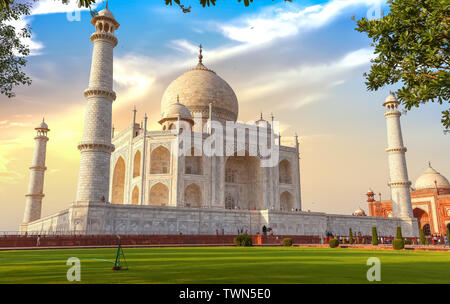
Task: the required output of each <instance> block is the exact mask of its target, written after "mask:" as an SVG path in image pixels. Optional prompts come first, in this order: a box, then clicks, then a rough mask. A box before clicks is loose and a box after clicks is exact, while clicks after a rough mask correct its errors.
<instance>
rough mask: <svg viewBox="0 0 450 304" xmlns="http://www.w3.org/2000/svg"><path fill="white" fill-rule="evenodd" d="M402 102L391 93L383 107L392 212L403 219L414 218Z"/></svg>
mask: <svg viewBox="0 0 450 304" xmlns="http://www.w3.org/2000/svg"><path fill="white" fill-rule="evenodd" d="M399 104H400V102H399V101H398V100H397V98H396V97H395V95H394V94H393V93H392V92H391V93H390V95H389V96H388V97H387V98H386V101H385V103H383V106H384V107H385V108H386V113H385V114H384V117H385V118H386V126H387V139H388V148H387V149H386V152H387V153H388V161H389V177H390V181H389V183H388V185H389V187H390V188H391V195H392V211H393V215H394V216H395V217H399V218H403V219H411V218H413V212H412V205H411V194H410V191H409V187H410V186H411V182H410V181H409V180H408V170H407V168H406V159H405V152H406V148H405V147H404V146H403V138H402V130H401V126H400V116H401V113H400V111H399V110H398V105H399Z"/></svg>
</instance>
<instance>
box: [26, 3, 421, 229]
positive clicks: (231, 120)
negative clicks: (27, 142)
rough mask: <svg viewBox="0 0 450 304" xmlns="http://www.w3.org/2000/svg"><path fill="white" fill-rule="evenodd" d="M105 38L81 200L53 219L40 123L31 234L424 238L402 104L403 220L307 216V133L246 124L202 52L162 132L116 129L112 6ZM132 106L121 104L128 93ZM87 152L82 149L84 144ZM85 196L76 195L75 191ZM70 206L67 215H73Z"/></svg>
mask: <svg viewBox="0 0 450 304" xmlns="http://www.w3.org/2000/svg"><path fill="white" fill-rule="evenodd" d="M91 23H92V25H93V26H94V28H95V32H94V33H93V34H92V35H91V36H90V40H91V41H92V43H93V55H92V65H91V70H90V80H89V85H88V88H87V89H86V90H85V91H84V97H85V99H86V101H87V103H86V116H85V120H84V132H83V137H82V141H81V142H80V143H78V150H79V151H80V153H81V158H80V167H79V176H78V186H77V190H76V200H75V202H73V203H70V202H61V204H62V205H61V206H62V210H61V211H60V212H58V213H56V214H52V215H49V216H44V217H43V216H42V214H41V213H42V212H41V210H42V204H43V201H44V200H43V198H44V191H43V190H44V177H45V171H46V166H45V158H46V149H47V142H48V141H49V137H50V135H49V134H50V130H49V126H48V125H47V123H46V122H44V121H42V123H41V124H40V125H38V126H37V127H36V131H37V134H36V137H35V150H34V156H33V163H32V166H31V167H30V181H29V188H28V194H27V195H26V202H25V214H24V219H23V223H22V225H21V227H20V229H21V231H22V232H23V233H25V232H27V233H40V234H46V233H61V234H64V233H75V234H83V235H86V234H88V235H89V234H180V233H182V234H237V233H239V232H243V231H245V232H248V233H251V234H255V233H258V232H259V233H260V232H261V231H262V228H263V227H264V226H265V227H267V228H271V229H272V231H273V233H274V234H278V235H324V234H325V233H326V232H332V233H333V234H340V235H346V234H347V233H348V229H349V228H352V229H353V230H354V231H355V232H356V231H360V232H361V233H363V234H370V233H371V229H372V227H374V226H376V227H377V228H378V231H379V234H380V235H395V230H396V227H397V226H401V227H402V230H403V235H404V236H418V228H417V220H416V219H415V218H414V216H413V209H412V203H411V196H410V191H409V187H410V185H411V183H410V182H409V180H408V172H407V167H406V159H405V152H406V148H405V147H404V145H403V140H402V133H401V126H400V116H401V113H400V111H399V110H398V106H399V102H398V101H397V99H396V97H395V96H394V95H393V94H390V95H389V96H388V98H387V99H386V101H385V102H384V103H383V106H384V107H385V109H386V114H385V119H386V122H387V134H388V148H387V150H386V152H387V154H388V160H389V168H390V181H389V186H390V188H391V192H392V201H391V204H392V213H393V214H392V216H390V217H384V216H353V215H338V214H327V213H322V212H305V211H303V210H302V199H301V187H300V185H301V179H300V176H301V175H300V163H299V162H300V154H299V141H298V138H297V136H295V137H294V138H293V140H292V145H282V144H281V136H280V134H279V133H278V130H277V123H276V122H274V120H273V118H272V120H271V121H266V120H264V119H263V117H262V115H261V117H260V118H259V120H257V121H255V122H254V123H245V124H244V123H240V122H238V113H239V102H238V99H237V97H236V94H235V92H234V91H233V89H232V88H231V87H230V85H229V84H228V83H227V82H226V81H225V80H224V79H222V78H221V77H220V76H219V75H218V74H217V73H216V72H215V71H213V70H211V69H209V68H208V67H206V65H207V64H206V63H205V64H204V58H203V54H202V48H201V47H200V51H199V56H198V60H197V59H195V61H196V65H195V66H194V67H193V68H192V69H190V70H188V71H186V72H185V73H184V74H182V75H181V76H179V77H178V78H176V79H175V80H174V81H173V82H172V83H171V84H170V85H169V86H168V87H167V89H166V90H165V92H164V94H163V95H162V98H161V109H160V110H161V117H160V120H159V121H158V122H159V124H160V129H159V130H147V124H148V118H147V116H145V117H144V120H143V121H142V122H141V123H138V122H137V121H136V119H137V118H136V109H134V111H133V115H130V125H129V126H128V127H126V128H125V129H123V130H121V131H119V132H116V131H115V130H114V127H113V122H112V104H113V102H114V101H115V100H116V93H115V92H114V90H113V60H114V55H113V50H114V48H115V47H116V46H117V44H118V39H117V38H116V37H115V31H116V30H118V29H119V26H120V25H119V23H118V22H117V21H116V19H115V17H114V15H113V14H112V13H111V11H109V9H108V7H106V8H105V9H103V10H102V11H100V12H99V13H98V14H97V15H96V16H94V17H93V18H92V20H91ZM118 97H119V98H120V96H118ZM75 146H76V144H75V143H74V148H75ZM74 191H75V190H74ZM63 208H65V209H63Z"/></svg>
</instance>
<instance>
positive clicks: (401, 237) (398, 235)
mask: <svg viewBox="0 0 450 304" xmlns="http://www.w3.org/2000/svg"><path fill="white" fill-rule="evenodd" d="M395 238H396V239H399V240H403V235H402V227H400V226H398V227H397V235H396V236H395Z"/></svg>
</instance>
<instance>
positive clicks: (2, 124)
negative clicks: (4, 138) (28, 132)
mask: <svg viewBox="0 0 450 304" xmlns="http://www.w3.org/2000/svg"><path fill="white" fill-rule="evenodd" d="M29 126H30V124H29V123H25V122H20V121H9V120H1V121H0V129H10V128H14V127H29Z"/></svg>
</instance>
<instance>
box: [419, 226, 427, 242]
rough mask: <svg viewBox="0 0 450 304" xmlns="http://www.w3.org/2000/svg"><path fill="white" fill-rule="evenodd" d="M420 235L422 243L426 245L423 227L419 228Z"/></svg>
mask: <svg viewBox="0 0 450 304" xmlns="http://www.w3.org/2000/svg"><path fill="white" fill-rule="evenodd" d="M419 235H420V245H426V244H427V240H426V239H425V232H423V229H422V228H420V229H419Z"/></svg>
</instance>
